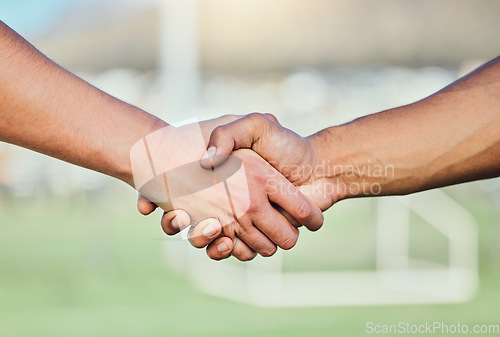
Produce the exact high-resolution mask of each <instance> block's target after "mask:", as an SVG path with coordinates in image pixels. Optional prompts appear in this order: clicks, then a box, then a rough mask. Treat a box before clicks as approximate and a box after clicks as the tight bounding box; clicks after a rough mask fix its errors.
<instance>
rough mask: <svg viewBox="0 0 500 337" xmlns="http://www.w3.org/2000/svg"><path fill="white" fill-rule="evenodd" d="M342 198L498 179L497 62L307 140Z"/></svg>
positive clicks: (499, 69)
mask: <svg viewBox="0 0 500 337" xmlns="http://www.w3.org/2000/svg"><path fill="white" fill-rule="evenodd" d="M309 140H310V141H311V143H312V144H313V148H314V149H315V150H316V151H315V152H316V156H315V157H316V160H317V162H318V163H326V167H327V171H326V172H325V173H324V174H322V175H323V176H324V177H326V178H327V179H328V180H329V181H330V182H331V183H332V184H337V185H339V183H340V186H341V188H340V189H339V190H338V193H339V197H340V198H347V197H357V196H368V195H391V194H408V193H412V192H417V191H421V190H426V189H431V188H435V187H441V186H447V185H452V184H457V183H462V182H467V181H472V180H478V179H486V178H492V177H497V176H499V175H500V57H497V58H495V59H494V60H492V61H490V62H488V63H487V64H485V65H483V66H482V67H480V68H478V69H476V70H475V71H474V72H472V73H471V74H469V75H467V76H465V77H463V78H461V79H460V80H458V81H456V82H455V83H453V84H451V85H449V86H448V87H446V88H444V89H443V90H441V91H439V92H437V93H436V94H434V95H432V96H430V97H428V98H426V99H424V100H421V101H419V102H416V103H414V104H410V105H407V106H402V107H399V108H395V109H391V110H387V111H383V112H380V113H376V114H373V115H369V116H366V117H363V118H360V119H358V120H355V121H353V122H351V123H349V124H346V125H342V126H338V127H332V128H328V129H325V130H323V131H321V132H319V133H317V134H315V135H312V136H311V137H309Z"/></svg>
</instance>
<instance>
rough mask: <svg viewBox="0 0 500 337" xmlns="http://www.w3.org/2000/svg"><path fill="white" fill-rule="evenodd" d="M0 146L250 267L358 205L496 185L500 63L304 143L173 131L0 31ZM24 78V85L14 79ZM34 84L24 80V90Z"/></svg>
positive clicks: (241, 125) (212, 125)
mask: <svg viewBox="0 0 500 337" xmlns="http://www.w3.org/2000/svg"><path fill="white" fill-rule="evenodd" d="M0 64H2V67H0V96H1V99H0V141H4V142H7V143H11V144H15V145H18V146H22V147H25V148H28V149H31V150H34V151H38V152H41V153H44V154H46V155H48V156H51V157H54V158H58V159H61V160H64V161H67V162H69V163H72V164H75V165H79V166H82V167H86V168H89V169H91V170H94V171H98V172H101V173H104V174H106V175H109V176H112V177H115V178H117V179H120V180H122V181H123V182H125V183H127V184H129V185H131V186H133V187H135V189H136V190H137V191H139V193H140V194H141V196H140V197H139V201H138V204H137V206H138V209H139V211H140V212H141V213H142V214H150V213H151V212H153V211H154V209H155V208H156V207H160V208H162V209H163V210H164V211H165V213H164V215H163V218H162V228H163V230H164V231H165V233H167V234H169V235H174V234H176V233H178V232H179V231H180V230H182V229H184V228H187V227H190V229H189V234H188V237H189V241H190V242H191V244H192V245H193V246H195V247H199V248H202V247H207V254H208V255H209V256H210V257H211V258H213V259H217V260H218V259H223V258H227V257H229V256H230V255H233V256H235V257H236V258H238V259H240V260H242V261H247V260H251V259H252V258H253V257H254V256H255V255H256V253H258V254H261V255H262V256H271V255H273V254H274V253H275V252H276V250H277V247H280V248H282V249H290V248H292V247H293V246H294V245H295V243H296V242H297V238H298V235H299V232H298V229H297V227H300V226H305V227H307V228H308V229H310V230H317V229H319V228H320V227H321V226H322V224H323V215H322V213H321V212H322V211H324V210H326V209H328V208H329V207H331V206H332V205H333V204H334V203H335V202H337V201H339V200H342V199H346V198H354V197H368V196H378V195H396V194H409V193H413V192H418V191H423V190H427V189H431V188H437V187H441V186H447V185H452V184H458V183H462V182H467V181H472V180H478V179H486V178H493V177H498V176H500V132H499V130H500V57H496V58H495V59H493V60H491V61H490V62H488V63H486V64H484V65H483V66H481V67H479V68H477V69H476V70H474V71H473V72H471V73H470V74H468V75H466V76H464V77H463V78H461V79H459V80H457V81H456V82H454V83H452V84H450V85H449V86H447V87H446V88H444V89H442V90H440V91H438V92H437V93H435V94H434V95H431V96H429V97H427V98H425V99H423V100H420V101H418V102H415V103H412V104H409V105H406V106H401V107H398V108H394V109H389V110H385V111H382V112H379V113H375V114H372V115H368V116H365V117H362V118H359V119H357V120H354V121H352V122H350V123H348V124H345V125H340V126H333V127H330V128H326V129H323V130H321V131H319V132H318V133H316V134H314V135H311V136H309V137H306V138H303V137H301V136H299V135H297V134H296V133H294V132H292V131H290V130H288V129H286V128H284V127H282V126H281V125H280V124H279V123H278V121H277V120H276V118H274V117H273V116H272V115H263V114H250V115H248V116H244V117H242V118H240V117H237V116H224V117H220V118H217V119H214V120H209V121H204V122H201V123H197V124H189V125H185V126H182V127H179V128H174V127H172V126H170V125H168V124H167V123H165V122H164V121H162V120H160V119H158V118H157V117H155V116H153V115H151V114H148V113H147V112H145V111H143V110H141V109H139V108H137V107H134V106H132V105H130V104H127V103H125V102H123V101H120V100H118V99H116V98H114V97H112V96H109V95H108V94H106V93H104V92H102V91H100V90H99V89H97V88H95V87H93V86H92V85H90V84H89V83H87V82H85V81H83V80H82V79H80V78H78V77H77V76H75V75H73V74H71V73H70V72H68V71H66V70H65V69H63V68H61V67H60V66H58V65H57V64H55V63H54V62H52V61H51V60H50V59H48V58H47V57H45V56H44V55H43V54H41V53H40V52H39V51H38V50H36V48H34V47H33V46H32V45H31V44H29V42H27V41H26V40H24V39H23V38H22V37H21V36H19V35H18V34H17V33H16V32H14V31H13V30H12V29H10V28H9V27H8V26H7V25H5V24H4V23H2V22H1V21H0ZM20 74H21V75H20ZM22 74H29V76H22Z"/></svg>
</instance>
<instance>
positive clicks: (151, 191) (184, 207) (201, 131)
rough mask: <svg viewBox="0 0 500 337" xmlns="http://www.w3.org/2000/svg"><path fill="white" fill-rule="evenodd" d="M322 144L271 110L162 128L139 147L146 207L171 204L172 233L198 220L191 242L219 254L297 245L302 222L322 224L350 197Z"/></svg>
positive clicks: (166, 223)
mask: <svg viewBox="0 0 500 337" xmlns="http://www.w3.org/2000/svg"><path fill="white" fill-rule="evenodd" d="M207 144H208V145H207ZM324 145H326V144H324ZM320 146H321V142H318V141H317V139H316V138H315V137H308V138H303V137H300V136H299V135H297V134H296V133H294V132H293V131H291V130H288V129H286V128H284V127H282V126H281V125H280V124H279V123H278V121H277V119H276V118H275V117H274V116H272V115H269V114H265V115H264V114H258V113H254V114H250V115H247V116H244V117H242V118H239V117H236V116H224V117H220V118H217V119H215V120H210V121H204V122H201V123H195V124H189V125H185V126H182V127H179V128H174V127H171V126H168V127H166V128H162V129H160V130H157V131H155V132H153V133H151V134H150V135H148V136H146V137H144V138H143V139H141V140H139V141H138V142H137V143H136V144H135V145H134V146H133V147H132V150H131V163H132V171H133V174H134V185H135V187H136V189H137V190H138V191H139V192H140V193H141V196H140V198H139V201H138V209H139V211H140V212H141V213H143V214H149V213H151V212H152V211H153V210H154V209H155V208H156V206H159V207H161V208H162V209H163V210H165V213H164V215H163V218H162V228H163V230H164V231H165V233H166V234H168V235H173V234H176V233H178V232H179V231H180V230H182V229H184V228H186V227H188V226H190V229H189V232H188V239H189V241H190V242H191V244H192V245H193V246H195V247H198V248H203V247H205V246H206V247H207V254H208V255H209V256H210V257H211V258H212V259H216V260H220V259H223V258H227V257H229V256H230V255H233V256H234V257H236V258H237V259H239V260H242V261H247V260H251V259H252V258H254V257H255V255H256V254H257V253H258V254H260V255H262V256H271V255H273V254H274V253H275V252H276V250H277V247H279V248H282V249H290V248H292V247H293V246H294V245H295V243H296V242H297V239H298V236H299V232H298V229H297V227H300V226H305V227H307V228H308V229H309V230H317V229H319V228H320V227H321V226H322V224H323V215H322V213H321V211H324V210H326V209H327V208H329V207H330V206H331V205H332V204H333V203H334V202H335V201H337V200H339V199H341V198H344V197H346V196H347V194H346V193H345V192H342V193H341V190H340V186H342V182H341V181H340V180H339V181H335V177H334V176H330V175H325V172H327V171H328V169H327V168H325V167H324V166H322V164H324V163H325V162H326V160H325V159H326V158H322V157H321V155H320V154H321V153H322V151H321V150H322V149H321V147H320ZM323 152H325V151H323ZM145 162H146V163H147V164H146V165H144V163H145Z"/></svg>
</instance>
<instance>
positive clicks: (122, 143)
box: [105, 106, 168, 187]
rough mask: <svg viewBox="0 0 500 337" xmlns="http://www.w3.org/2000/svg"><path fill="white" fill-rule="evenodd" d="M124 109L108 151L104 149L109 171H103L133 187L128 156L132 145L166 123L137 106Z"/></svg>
mask: <svg viewBox="0 0 500 337" xmlns="http://www.w3.org/2000/svg"><path fill="white" fill-rule="evenodd" d="M125 111H126V112H125V114H124V117H123V118H121V120H120V123H119V124H118V125H115V127H114V129H113V131H112V133H113V134H114V135H115V137H113V138H112V141H111V142H110V144H109V148H108V149H109V151H105V152H106V153H105V156H106V157H107V161H108V163H109V168H110V170H109V172H105V173H107V174H108V175H111V176H113V177H115V178H117V179H119V180H121V181H123V182H125V183H126V184H128V185H130V186H132V187H134V177H133V172H132V163H131V157H130V151H131V149H132V147H133V146H134V144H135V143H137V142H138V141H139V140H141V139H142V138H144V137H146V136H147V135H149V134H151V133H153V132H154V131H157V130H159V129H162V128H165V127H167V126H168V124H167V123H166V122H164V121H163V120H161V119H159V118H157V117H156V116H153V115H151V114H148V113H146V112H145V111H143V110H141V109H139V108H137V107H133V106H128V107H126V109H125Z"/></svg>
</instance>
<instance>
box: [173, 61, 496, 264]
mask: <svg viewBox="0 0 500 337" xmlns="http://www.w3.org/2000/svg"><path fill="white" fill-rule="evenodd" d="M208 147H209V148H215V153H216V154H217V155H223V154H228V153H231V151H233V150H234V149H240V148H251V149H252V150H254V151H255V152H257V153H259V154H260V155H261V156H262V157H263V158H264V159H266V160H267V161H268V162H269V163H271V164H272V165H273V166H274V167H275V168H276V169H277V170H279V171H280V172H281V173H282V174H283V175H284V176H285V177H287V178H288V179H289V180H290V181H291V182H292V183H294V185H296V186H298V187H299V189H300V190H301V191H302V192H303V193H305V194H306V195H307V196H308V197H309V198H310V199H311V200H313V201H314V202H315V203H316V204H317V205H318V206H319V207H320V208H321V209H322V210H325V209H327V208H329V207H331V206H332V205H333V204H334V203H335V202H337V201H339V200H342V199H346V198H355V197H366V196H382V195H401V194H410V193H414V192H417V191H422V190H427V189H432V188H437V187H442V186H448V185H453V184H458V183H463V182H468V181H473V180H479V179H487V178H493V177H498V176H500V57H497V58H495V59H493V60H491V61H490V62H488V63H487V64H485V65H483V66H481V67H480V68H478V69H476V70H475V71H473V72H472V73H470V74H469V75H467V76H465V77H463V78H461V79H459V80H457V81H456V82H454V83H452V84H451V85H449V86H448V87H446V88H444V89H442V90H441V91H439V92H437V93H435V94H434V95H432V96H430V97H428V98H426V99H423V100H421V101H418V102H416V103H413V104H409V105H406V106H402V107H398V108H395V109H390V110H386V111H382V112H379V113H375V114H372V115H368V116H366V117H362V118H360V119H357V120H355V121H353V122H351V123H348V124H345V125H340V126H334V127H330V128H327V129H324V130H322V131H320V132H318V133H316V134H314V135H311V136H309V137H306V138H303V137H300V136H299V135H297V134H295V133H294V132H292V131H291V130H288V129H286V128H283V127H281V126H280V125H279V124H277V123H275V122H272V121H270V120H269V119H268V118H264V117H263V116H262V115H260V114H251V115H247V116H245V117H243V118H242V119H239V120H237V121H234V122H231V123H229V124H228V125H223V126H219V127H217V128H216V129H215V130H214V131H213V132H212V135H211V137H210V141H209V144H208ZM212 151H214V149H212ZM217 158H218V157H214V160H212V161H208V160H202V165H203V166H205V167H206V168H209V167H211V166H212V165H213V166H217V165H219V164H220V163H221V161H220V160H218V159H217ZM165 226H166V227H169V226H170V224H168V223H166V224H164V227H165ZM215 253H216V252H215ZM215 253H214V252H212V255H216V254H215Z"/></svg>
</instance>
